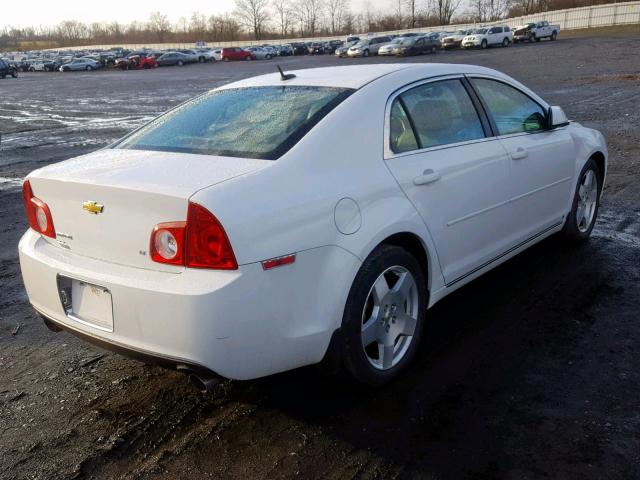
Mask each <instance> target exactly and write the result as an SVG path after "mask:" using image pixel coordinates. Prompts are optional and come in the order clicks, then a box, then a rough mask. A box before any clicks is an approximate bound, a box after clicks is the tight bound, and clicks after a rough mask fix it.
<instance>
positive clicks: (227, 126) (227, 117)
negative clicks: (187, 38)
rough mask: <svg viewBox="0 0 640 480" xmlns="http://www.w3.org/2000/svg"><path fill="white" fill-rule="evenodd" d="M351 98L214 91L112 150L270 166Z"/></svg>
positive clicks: (342, 91)
mask: <svg viewBox="0 0 640 480" xmlns="http://www.w3.org/2000/svg"><path fill="white" fill-rule="evenodd" d="M352 92H353V90H352V89H347V88H331V87H302V86H278V87H275V86H274V87H253V88H236V89H228V90H219V91H215V92H211V93H208V94H205V95H203V96H201V97H198V98H196V99H195V100H192V101H191V102H188V103H186V104H184V105H182V106H180V107H178V108H176V109H174V110H171V111H169V112H168V113H166V114H165V115H162V116H161V117H159V118H157V119H156V120H154V121H152V122H151V123H149V124H148V125H146V126H145V127H143V128H141V129H140V130H138V131H137V132H135V133H133V134H132V135H130V136H129V137H126V138H124V139H123V140H122V141H120V142H119V143H118V144H116V145H115V146H114V148H121V149H132V150H153V151H161V152H182V153H197V154H204V155H221V156H228V157H243V158H259V159H265V160H275V159H277V158H279V157H280V156H282V155H283V154H284V153H286V152H287V151H288V150H289V149H290V148H291V147H293V146H294V145H295V144H296V143H297V142H298V141H299V140H300V139H301V138H302V137H303V136H304V135H306V133H307V132H308V131H309V130H311V128H313V127H314V126H315V125H316V124H317V123H318V122H319V121H320V120H322V118H324V116H325V115H327V114H328V113H329V112H330V111H331V110H333V109H334V108H335V107H336V106H337V105H339V104H340V103H341V102H342V101H343V100H344V99H346V98H347V97H348V96H349V95H350V94H351V93H352Z"/></svg>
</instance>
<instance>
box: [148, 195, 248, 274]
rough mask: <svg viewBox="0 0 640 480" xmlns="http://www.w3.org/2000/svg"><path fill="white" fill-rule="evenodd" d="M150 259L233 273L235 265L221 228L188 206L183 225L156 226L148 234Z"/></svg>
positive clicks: (211, 217)
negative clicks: (149, 237)
mask: <svg viewBox="0 0 640 480" xmlns="http://www.w3.org/2000/svg"><path fill="white" fill-rule="evenodd" d="M150 251H151V259H152V260H153V261H154V262H158V263H168V264H171V265H184V266H185V267H192V268H212V269H217V270H236V269H237V268H238V264H237V262H236V257H235V255H234V253H233V249H232V248H231V243H229V239H228V238H227V234H226V233H225V231H224V228H223V227H222V225H221V224H220V222H219V221H218V219H217V218H216V217H215V216H214V215H213V214H212V213H211V212H210V211H209V210H207V209H206V208H204V207H203V206H202V205H198V204H197V203H191V202H189V210H188V211H187V221H186V222H169V223H160V224H158V225H156V227H155V228H154V229H153V232H152V233H151V245H150Z"/></svg>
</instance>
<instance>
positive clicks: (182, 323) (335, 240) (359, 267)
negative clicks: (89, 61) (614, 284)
mask: <svg viewBox="0 0 640 480" xmlns="http://www.w3.org/2000/svg"><path fill="white" fill-rule="evenodd" d="M606 168H607V148H606V144H605V140H604V138H603V136H602V135H601V134H600V133H599V132H597V131H595V130H592V129H589V128H585V127H583V126H581V125H580V124H578V123H575V122H570V121H568V120H567V118H566V116H565V114H564V113H563V111H562V109H561V108H560V107H557V106H550V105H548V104H547V103H546V102H545V101H544V100H543V99H542V98H540V97H539V96H538V95H536V94H535V93H534V92H533V91H531V90H530V89H528V88H527V87H525V86H524V85H522V84H520V83H518V82H517V81H515V80H513V79H512V78H510V77H508V76H506V75H504V74H502V73H500V72H497V71H495V70H490V69H487V68H482V67H477V66H469V65H445V64H400V65H395V64H386V65H367V66H354V67H334V68H318V69H311V70H300V71H297V72H291V73H289V74H288V75H283V74H273V75H271V74H269V75H264V76H260V77H255V78H250V79H246V80H242V81H239V82H236V83H232V84H230V85H226V86H223V87H220V88H217V89H215V90H212V91H210V92H208V93H206V94H204V95H202V96H200V97H198V98H196V99H194V100H192V101H190V102H188V103H185V104H183V105H181V106H179V107H177V108H175V109H173V110H170V111H169V112H168V113H166V114H164V115H162V116H160V117H159V118H158V119H156V120H154V121H152V122H151V123H149V124H147V125H145V126H144V127H142V128H140V129H138V130H136V131H134V132H133V133H131V134H129V135H128V136H126V137H125V138H123V139H121V140H119V141H118V142H116V143H115V144H113V145H111V146H109V147H107V148H105V149H103V150H100V151H97V152H94V153H91V154H88V155H84V156H81V157H78V158H74V159H71V160H67V161H64V162H61V163H58V164H55V165H51V166H48V167H45V168H42V169H39V170H36V171H34V172H32V173H31V174H29V175H28V176H27V178H26V180H25V182H24V187H23V193H24V201H25V206H26V215H27V217H28V221H29V225H30V228H29V229H28V231H27V232H26V233H25V234H24V236H23V238H22V240H21V241H20V245H19V250H20V264H21V268H22V274H23V278H24V283H25V286H26V289H27V293H28V295H29V299H30V302H31V304H32V305H33V307H34V308H35V309H36V311H37V312H39V313H40V314H41V316H42V317H43V318H44V320H45V323H46V324H47V325H48V326H49V327H50V328H51V329H53V330H59V329H64V330H67V331H69V332H72V333H73V334H75V335H78V336H80V337H82V338H84V339H86V340H88V341H90V342H94V343H97V344H99V345H102V346H104V347H107V348H111V349H115V350H117V351H120V352H122V353H125V354H129V355H132V356H134V357H139V358H144V359H148V360H151V361H156V362H158V363H160V364H163V365H165V366H168V367H171V368H176V369H178V370H181V371H184V372H188V373H190V374H192V378H193V379H194V382H195V383H197V384H198V385H200V386H201V387H203V386H204V387H206V386H208V385H211V382H213V381H214V380H215V379H219V378H221V377H226V378H230V379H252V378H256V377H262V376H265V375H270V374H274V373H276V372H282V371H285V370H289V369H293V368H297V367H301V366H304V365H310V364H316V363H329V364H330V365H332V366H341V367H342V368H344V369H345V370H346V371H347V372H349V373H350V374H351V375H352V376H353V377H354V378H355V379H356V380H358V381H361V382H364V383H366V384H371V385H380V384H383V383H385V382H387V381H389V380H390V379H392V378H393V377H395V376H396V375H397V374H398V373H399V372H400V371H401V370H403V369H404V368H405V367H406V366H407V365H408V364H409V362H410V361H411V359H412V358H413V357H414V355H415V353H416V350H417V348H418V346H419V342H420V337H421V336H422V333H423V329H424V326H425V324H426V322H428V321H429V314H428V309H429V307H431V306H433V305H434V304H435V303H436V302H438V301H439V300H440V299H442V298H443V297H445V296H446V295H448V294H450V293H451V292H453V291H455V290H456V289H458V288H460V287H461V286H463V285H465V284H467V283H468V282H470V281H472V280H473V279H475V278H477V277H478V276H480V275H482V274H484V273H485V272H487V271H489V270H491V269H492V268H494V267H496V266H497V265H499V264H501V263H502V262H505V261H506V260H508V259H510V258H511V257H513V256H514V255H517V254H518V253H520V252H522V251H523V250H525V249H526V248H528V247H530V246H531V245H533V244H535V243H536V242H539V241H540V240H542V239H543V238H545V237H548V236H550V235H552V234H555V233H559V234H562V235H564V236H566V237H568V238H570V239H573V240H578V241H584V240H586V239H587V238H588V237H589V235H590V233H591V230H592V229H593V226H594V223H595V221H596V217H597V214H598V205H599V201H600V196H601V192H602V187H603V183H604V180H605V174H606Z"/></svg>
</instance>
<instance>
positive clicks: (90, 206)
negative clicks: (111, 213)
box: [82, 201, 104, 215]
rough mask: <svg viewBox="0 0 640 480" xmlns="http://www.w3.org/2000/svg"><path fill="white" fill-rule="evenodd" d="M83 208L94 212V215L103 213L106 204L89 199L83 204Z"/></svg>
mask: <svg viewBox="0 0 640 480" xmlns="http://www.w3.org/2000/svg"><path fill="white" fill-rule="evenodd" d="M82 208H83V209H84V210H86V211H87V212H89V213H93V214H94V215H97V214H99V213H102V211H103V210H104V205H101V204H99V203H98V202H93V201H89V202H84V203H83V204H82Z"/></svg>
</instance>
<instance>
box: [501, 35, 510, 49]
mask: <svg viewBox="0 0 640 480" xmlns="http://www.w3.org/2000/svg"><path fill="white" fill-rule="evenodd" d="M502 46H503V47H505V48H506V47H508V46H509V39H508V38H506V37H505V39H504V40H502Z"/></svg>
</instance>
